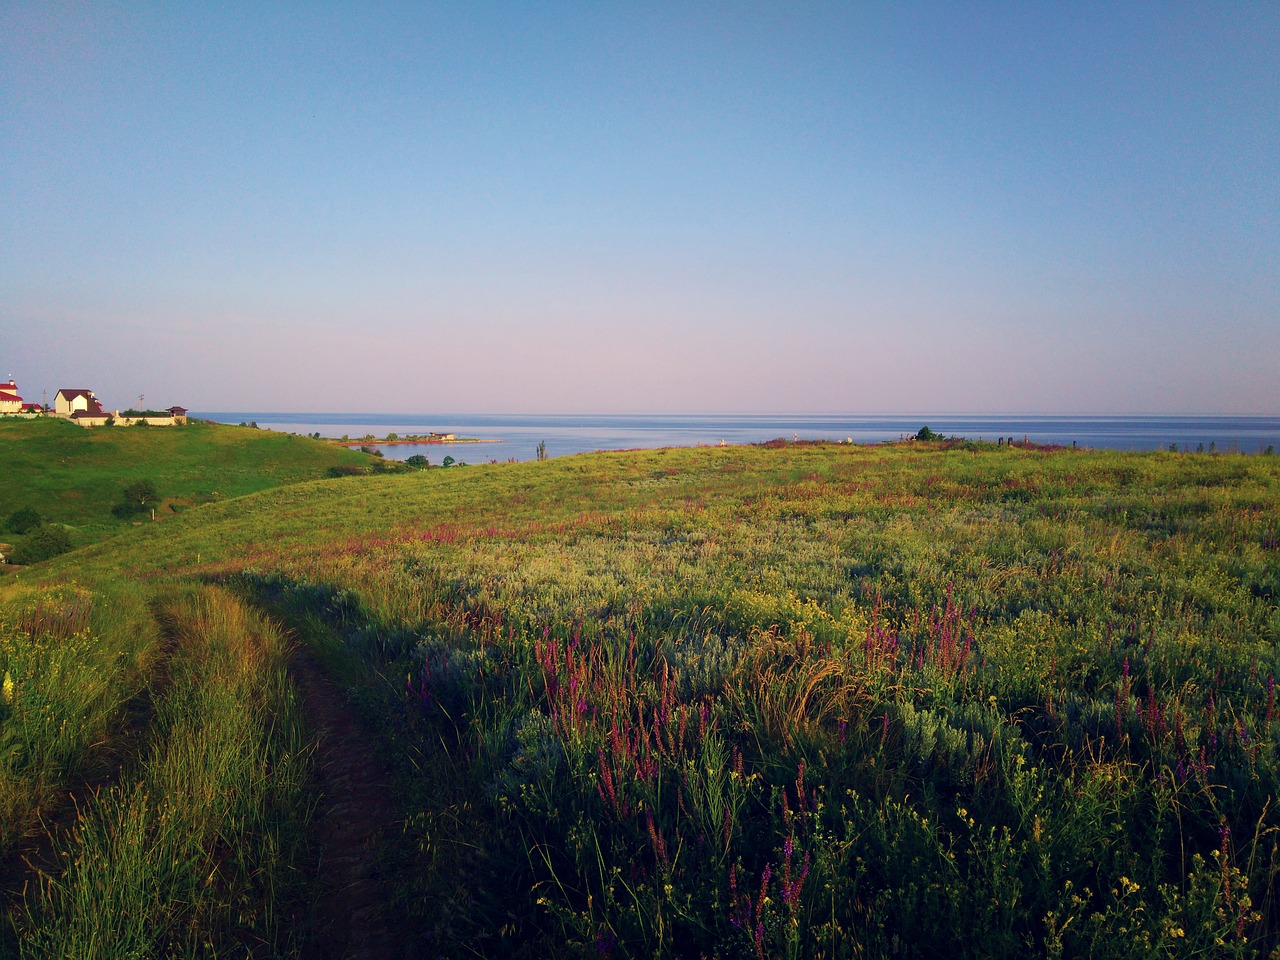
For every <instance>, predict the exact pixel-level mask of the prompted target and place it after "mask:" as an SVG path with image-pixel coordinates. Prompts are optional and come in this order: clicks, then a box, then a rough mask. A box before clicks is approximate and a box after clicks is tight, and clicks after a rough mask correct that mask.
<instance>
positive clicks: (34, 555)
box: [9, 524, 71, 566]
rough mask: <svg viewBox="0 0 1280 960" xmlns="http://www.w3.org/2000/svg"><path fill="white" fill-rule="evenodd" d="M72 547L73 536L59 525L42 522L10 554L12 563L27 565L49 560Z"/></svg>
mask: <svg viewBox="0 0 1280 960" xmlns="http://www.w3.org/2000/svg"><path fill="white" fill-rule="evenodd" d="M70 549H71V537H70V536H68V535H67V531H66V530H65V529H63V528H62V527H59V526H54V525H50V524H41V525H40V526H38V527H36V528H35V529H34V530H32V531H31V532H30V533H28V534H27V535H26V537H25V538H24V539H23V541H22V542H21V543H20V544H18V546H17V547H15V548H14V551H13V553H12V554H10V556H9V560H10V562H11V563H18V564H22V565H23V566H26V565H28V564H32V563H39V562H40V561H41V560H48V559H49V558H50V557H56V556H58V555H59V554H62V553H66V552H67V551H68V550H70Z"/></svg>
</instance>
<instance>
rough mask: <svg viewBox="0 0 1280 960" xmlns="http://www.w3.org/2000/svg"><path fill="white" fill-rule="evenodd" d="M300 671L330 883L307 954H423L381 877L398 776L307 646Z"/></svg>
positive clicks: (324, 876) (371, 959)
mask: <svg viewBox="0 0 1280 960" xmlns="http://www.w3.org/2000/svg"><path fill="white" fill-rule="evenodd" d="M292 670H293V675H294V680H295V683H296V684H297V689H298V692H299V694H300V695H301V697H302V701H303V706H304V709H305V712H306V715H307V719H308V720H309V721H310V723H311V726H312V728H313V729H314V730H315V731H316V734H317V737H318V744H317V753H316V769H317V773H318V779H319V781H320V782H319V786H320V790H321V794H322V796H321V800H320V805H319V808H318V809H317V811H316V817H315V822H314V827H313V829H314V832H315V838H316V841H317V842H318V844H319V847H320V864H319V867H320V878H321V882H322V884H323V888H322V891H321V894H320V899H319V900H318V901H317V903H316V905H315V909H314V913H313V923H312V930H313V939H312V942H311V944H310V945H309V948H308V949H307V950H305V951H304V956H306V957H315V958H319V960H402V958H407V957H413V956H416V955H417V953H416V951H415V950H414V949H413V943H412V939H411V937H409V936H408V935H407V931H405V930H404V928H403V926H402V925H400V924H397V923H396V922H395V919H396V918H395V917H394V916H392V915H391V911H390V910H389V905H390V903H391V884H390V882H389V881H388V880H387V878H385V877H383V876H382V875H381V874H380V872H379V871H380V869H381V868H382V867H383V861H382V856H381V851H382V846H383V843H384V841H386V840H388V839H390V838H393V837H394V836H395V834H396V832H397V831H398V829H399V824H398V823H397V822H396V817H395V807H394V804H393V803H392V800H391V776H390V774H389V772H388V771H387V769H386V768H385V767H384V766H382V765H381V764H380V763H379V762H378V760H377V751H376V749H375V746H374V743H373V741H372V739H371V738H370V737H369V735H368V734H367V733H366V732H365V731H364V729H363V728H362V727H361V725H360V723H359V719H358V718H357V717H356V716H355V714H354V711H353V708H352V707H351V705H350V704H349V703H348V702H347V697H346V694H345V693H344V692H343V691H342V689H341V688H340V687H338V685H337V684H335V683H334V682H333V681H332V680H330V679H329V678H328V677H327V676H326V675H325V674H324V672H323V671H322V670H321V669H320V666H319V664H317V663H316V661H315V660H314V658H313V657H312V656H311V654H309V653H308V652H307V651H306V650H299V651H297V652H296V653H295V654H294V657H293V663H292Z"/></svg>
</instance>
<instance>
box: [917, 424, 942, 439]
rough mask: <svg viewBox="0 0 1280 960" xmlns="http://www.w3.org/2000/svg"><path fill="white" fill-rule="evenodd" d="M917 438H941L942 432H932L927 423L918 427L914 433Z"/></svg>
mask: <svg viewBox="0 0 1280 960" xmlns="http://www.w3.org/2000/svg"><path fill="white" fill-rule="evenodd" d="M916 439H917V440H941V439H942V434H940V433H934V432H933V431H932V430H930V429H929V427H928V425H925V426H923V427H921V428H920V432H919V433H917V434H916Z"/></svg>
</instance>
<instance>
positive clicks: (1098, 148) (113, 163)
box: [0, 3, 1280, 414]
mask: <svg viewBox="0 0 1280 960" xmlns="http://www.w3.org/2000/svg"><path fill="white" fill-rule="evenodd" d="M1278 62H1280V6H1277V5H1275V4H1203V5H1196V4H1132V5H1126V4H1114V3H1100V4H1087V3H1073V4H1059V3H1045V4H1036V3H1010V4H940V3H939V4H875V5H870V4H868V5H862V4H830V5H828V4H816V3H815V4H776V3H773V4H763V3H761V4H749V3H733V4H717V3H697V4H689V3H682V4H652V3H649V4H636V5H626V4H553V3H536V4H526V3H512V4H483V3H465V4H464V3H458V4H429V3H405V4H359V5H355V4H321V3H306V4H302V3H299V4H292V5H284V4H247V3H246V4H206V5H201V4H149V3H148V4H143V3H127V4H110V5H109V4H91V3H90V4H81V3H63V4H44V3H5V4H3V5H0V376H7V375H8V374H10V373H12V374H13V375H14V376H15V377H16V378H17V379H18V384H19V387H20V388H21V390H22V391H23V393H24V395H25V396H26V397H27V398H28V399H39V398H40V393H41V391H43V390H48V392H49V395H50V396H52V394H53V392H54V391H56V390H57V389H58V388H59V387H62V386H87V387H91V388H92V389H94V390H95V391H96V392H97V393H98V395H99V397H101V398H103V399H104V401H105V402H106V403H107V404H108V406H125V405H128V404H131V403H133V402H134V401H135V400H136V398H137V396H138V395H145V396H146V397H147V403H148V404H151V403H152V402H154V403H156V404H161V403H163V404H164V405H168V404H169V403H181V404H183V405H185V406H189V407H191V408H193V409H208V410H212V409H230V410H237V409H239V410H268V409H281V410H313V411H341V410H361V411H406V412H408V411H441V412H485V411H501V412H578V411H584V412H587V411H591V412H633V411H636V412H638V411H643V412H667V411H687V412H694V411H741V412H780V413H783V412H785V413H791V412H840V413H914V412H954V413H964V412H970V413H977V412H1015V411H1016V412H1026V413H1183V412H1202V413H1265V414H1280V389H1278V388H1277V372H1278V371H1280V70H1277V69H1276V63H1278Z"/></svg>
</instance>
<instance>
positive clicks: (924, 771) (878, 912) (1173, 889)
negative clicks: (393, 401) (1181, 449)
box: [0, 430, 1280, 958]
mask: <svg viewBox="0 0 1280 960" xmlns="http://www.w3.org/2000/svg"><path fill="white" fill-rule="evenodd" d="M114 432H115V433H118V434H124V433H129V432H130V431H128V430H117V431H114ZM144 433H145V440H146V441H149V440H151V438H152V435H153V434H158V433H159V431H151V432H149V433H147V432H145V431H139V438H138V442H144V437H143V434H144ZM241 433H242V432H236V437H237V438H238V437H239V436H241ZM243 434H244V435H245V436H246V437H247V439H246V441H245V444H246V445H245V448H244V449H245V452H244V453H243V458H244V459H243V460H242V461H240V462H243V463H249V464H254V465H255V466H254V467H253V469H256V465H257V464H258V463H260V462H262V458H261V457H258V456H255V454H254V452H253V451H254V450H255V449H256V447H255V445H256V444H260V443H288V444H290V445H292V446H291V447H289V448H286V449H287V450H292V449H293V448H296V449H297V451H298V452H299V457H300V459H299V461H298V463H297V471H296V472H295V473H288V471H287V470H286V469H285V468H284V467H283V466H281V467H280V468H279V470H280V472H279V473H278V474H277V476H278V477H280V478H285V477H286V476H287V477H289V478H290V479H298V478H299V477H300V476H302V475H304V474H305V473H306V471H311V474H310V475H312V476H315V475H317V474H320V473H323V472H324V468H325V467H326V466H327V464H320V463H312V462H311V461H305V459H304V454H305V456H318V454H314V453H311V452H309V451H312V447H311V446H306V445H305V444H306V442H305V441H302V440H287V439H285V438H274V437H268V436H267V435H264V434H257V433H256V432H254V431H244V432H243ZM129 441H130V442H133V438H132V437H130V438H129ZM112 442H114V441H112ZM263 452H264V453H265V448H264V450H263ZM237 456H241V455H240V454H234V455H233V454H231V453H228V454H227V459H226V460H225V461H223V464H222V466H221V467H220V468H219V469H220V470H222V471H223V472H222V473H221V474H220V476H219V478H218V480H217V481H216V486H214V487H210V481H201V480H198V479H194V478H193V479H192V480H191V481H190V484H188V488H189V489H190V490H191V491H192V492H194V491H195V490H196V489H197V487H195V486H194V484H197V483H201V482H203V483H204V484H205V485H204V486H201V487H198V489H201V490H205V489H215V488H216V489H217V490H219V491H220V492H221V493H222V494H223V496H222V497H221V498H217V499H215V498H209V500H208V502H205V503H203V504H199V505H195V504H193V506H192V507H191V508H190V509H187V510H185V511H183V512H181V513H180V514H175V515H173V516H172V517H170V518H168V519H167V520H166V521H165V522H164V523H154V524H153V523H146V524H143V525H142V526H140V527H134V526H132V525H127V526H126V527H124V528H123V530H122V532H121V533H120V534H119V535H117V536H113V537H110V538H109V539H100V538H99V537H97V536H94V537H86V538H84V539H97V540H98V541H99V542H96V543H91V544H89V545H87V546H84V547H82V548H80V549H77V550H75V551H73V552H71V553H68V554H65V555H63V556H61V557H58V558H55V559H52V560H49V561H46V562H44V563H40V564H35V565H32V566H30V567H27V568H24V569H22V570H19V571H17V572H16V573H12V574H10V575H9V576H8V577H7V578H6V579H5V580H4V581H0V584H2V586H0V591H3V592H2V593H0V599H2V601H3V602H2V605H0V672H2V673H3V676H4V687H3V703H2V705H0V809H2V810H3V814H2V818H0V823H3V825H4V831H3V834H2V835H0V858H3V861H4V863H5V866H4V867H3V870H0V874H2V875H3V879H4V889H5V895H6V900H5V910H6V916H7V925H6V928H5V930H4V931H3V934H0V936H2V937H3V940H2V941H0V942H2V943H3V945H4V947H5V949H6V950H8V951H9V952H11V953H13V954H15V955H18V956H24V957H37V956H38V957H46V956H67V957H94V956H103V957H106V956H156V955H164V956H193V957H194V956H255V957H256V956H264V957H265V956H309V955H315V954H316V951H317V944H316V941H315V937H316V936H317V933H316V931H317V930H318V929H319V928H318V927H317V925H316V921H315V918H314V914H315V910H314V904H315V903H316V901H317V898H318V896H319V894H318V892H317V891H318V890H319V889H320V887H321V885H322V884H323V882H324V874H325V871H326V869H328V867H327V866H326V863H327V861H326V859H325V851H324V850H323V849H321V848H319V847H318V846H317V841H316V838H315V835H314V831H313V830H312V829H311V828H312V825H313V821H314V817H315V811H316V804H317V796H316V793H317V789H318V787H317V783H318V780H317V772H316V770H315V769H314V767H315V764H314V752H313V738H314V731H313V730H312V729H310V727H309V726H308V724H307V722H306V720H305V718H304V714H303V711H302V707H303V703H302V694H301V692H300V689H299V687H298V686H297V685H296V684H295V683H294V680H293V677H294V674H293V672H292V671H291V669H290V663H291V658H292V657H296V656H297V655H298V651H299V650H302V649H306V650H308V651H310V653H309V655H310V656H314V658H315V659H316V660H317V662H319V663H320V664H322V665H323V667H324V669H325V670H326V671H327V672H328V673H329V675H330V676H331V677H332V678H333V680H334V682H336V683H338V684H339V685H340V686H341V688H342V689H343V690H344V691H345V695H346V699H345V701H344V702H345V703H346V704H347V708H348V709H349V710H350V712H351V714H352V716H353V717H355V718H357V719H358V720H359V722H360V723H361V724H362V725H363V727H364V728H365V729H367V730H368V731H369V732H370V733H371V735H372V736H373V738H374V739H375V741H376V743H377V752H378V754H379V756H380V757H381V758H382V759H383V760H384V761H385V763H386V764H387V765H388V767H389V768H390V770H391V771H392V772H393V775H394V786H393V796H394V803H395V806H396V820H397V822H398V823H401V824H402V828H401V829H400V830H399V832H398V835H396V836H394V837H391V838H389V839H388V842H387V843H386V845H385V847H386V848H385V850H384V851H383V853H382V856H383V858H384V869H383V871H382V872H383V875H384V876H385V877H386V878H387V898H388V906H387V910H388V916H391V917H394V918H395V922H396V924H397V928H396V935H397V937H399V938H400V942H402V943H404V944H406V945H408V946H409V947H411V948H413V949H415V950H417V951H418V952H419V953H421V954H422V955H431V956H445V957H476V956H481V957H543V956H550V955H557V956H558V955H565V956H583V957H601V956H609V957H676V956H682V957H700V956H706V957H712V956H715V957H722V958H740V957H741V958H750V957H759V958H764V957H784V956H785V957H813V958H817V957H886V958H888V957H935V956H947V957H1026V956H1045V957H1075V956H1092V957H1188V956H1213V957H1255V956H1268V955H1274V952H1275V951H1276V950H1277V949H1280V904H1278V903H1277V902H1276V896H1275V888H1276V880H1277V871H1280V856H1278V854H1280V849H1278V844H1280V810H1277V796H1278V794H1280V765H1278V761H1280V752H1278V748H1280V718H1277V717H1276V716H1275V714H1276V693H1275V676H1276V674H1277V672H1280V653H1278V651H1277V643H1278V642H1280V460H1277V459H1276V458H1273V457H1265V456H1239V455H1222V456H1210V455H1195V454H1173V453H1151V454H1127V453H1116V452H1106V451H1086V450H1080V451H1070V450H1041V449H1022V448H1014V449H1010V448H996V447H993V446H991V445H988V444H977V443H965V442H930V443H923V442H912V443H900V444H892V445H882V446H853V445H836V444H792V443H781V442H778V443H775V444H769V445H765V446H761V447H748V448H744V447H729V448H709V449H697V450H693V449H682V450H665V451H644V452H630V453H617V454H595V455H589V456H579V457H567V458H560V459H556V460H551V461H546V462H540V463H529V464H502V465H490V466H473V467H466V468H451V469H447V470H445V469H434V470H427V471H420V472H414V473H405V474H397V475H386V476H359V477H346V478H339V479H325V480H316V481H312V482H298V483H289V484H287V485H281V486H274V487H273V488H272V489H259V492H253V493H250V490H251V489H252V484H254V483H258V484H259V487H261V486H266V485H267V484H264V483H261V482H260V480H261V477H260V476H259V477H258V479H245V480H244V481H243V483H245V484H248V485H249V486H248V487H245V486H240V487H237V486H236V485H235V481H234V479H233V474H234V473H235V471H236V469H237V468H236V466H235V464H236V460H235V457H237ZM353 456H357V457H358V456H359V455H353ZM142 459H145V453H140V452H139V449H137V448H134V449H131V450H130V451H129V452H128V454H127V456H126V461H131V462H120V461H117V460H113V459H112V456H110V455H105V460H104V462H103V465H102V467H101V472H102V473H103V474H104V475H106V479H104V478H103V477H98V476H97V475H96V474H97V471H96V468H91V467H90V465H89V461H87V460H85V461H80V464H81V466H80V467H79V469H81V470H82V474H81V482H82V483H83V485H84V489H85V491H86V497H87V496H88V495H89V494H88V491H92V490H98V491H103V490H106V489H107V488H108V486H109V485H110V484H115V485H117V486H118V485H119V484H120V482H121V481H122V480H123V479H124V478H126V477H132V476H133V475H134V473H133V471H132V467H133V465H134V464H135V463H136V462H139V461H140V460H142ZM161 459H162V458H160V457H157V459H156V460H155V461H154V462H155V463H156V464H157V466H156V469H155V471H154V472H153V473H154V476H155V479H156V482H157V485H158V486H161V487H162V488H163V487H165V485H166V484H169V485H170V486H171V487H172V488H173V489H174V490H175V491H176V490H178V489H188V488H182V487H181V484H180V483H179V481H178V480H177V479H176V478H177V477H178V476H179V474H180V472H181V471H180V470H179V469H178V468H177V467H175V468H174V473H173V474H172V476H173V477H174V478H175V479H173V480H168V479H162V475H163V476H165V477H166V478H167V477H168V476H169V475H168V474H163V473H162V469H161V467H160V462H161ZM33 463H34V461H33V460H30V459H29V460H27V461H24V464H25V465H24V466H22V468H21V469H22V470H23V471H33V470H35V469H37V468H36V467H35V466H33V465H32V464H33ZM304 463H305V469H304ZM28 475H29V474H28V473H25V472H24V473H23V474H22V477H23V478H26V477H27V476H28ZM32 482H33V484H34V483H35V482H36V481H32ZM39 482H40V483H45V482H46V481H44V480H40V481H39ZM183 482H185V481H183ZM277 482H283V479H282V480H280V481H277ZM59 483H65V484H66V485H65V486H63V487H59V488H55V487H45V488H43V489H44V493H43V494H42V497H43V499H40V498H37V499H38V502H37V500H33V501H32V503H31V505H33V506H35V507H36V509H38V510H40V509H42V507H41V504H44V503H45V501H46V500H48V499H50V498H52V499H58V498H61V499H62V500H64V501H65V502H67V503H72V502H75V501H76V500H77V498H75V497H65V496H62V495H63V494H65V493H71V492H74V491H75V490H76V487H75V485H74V484H73V483H71V482H70V481H61V480H60V481H59ZM21 485H22V484H21V483H19V484H17V486H21ZM237 493H249V494H250V495H247V496H236V494H237ZM49 509H50V510H51V516H53V518H54V519H57V516H56V515H53V514H52V508H49ZM64 516H66V517H67V521H66V522H74V521H76V520H77V518H80V519H79V522H82V523H84V524H86V526H92V524H93V523H95V522H97V521H94V520H92V519H91V518H87V516H81V515H75V514H65V515H64ZM60 522H61V521H60ZM117 526H119V524H118V523H117ZM94 529H97V530H99V531H101V532H102V534H103V536H105V534H106V533H107V532H108V527H107V525H106V523H105V521H103V526H100V527H97V528H94Z"/></svg>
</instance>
